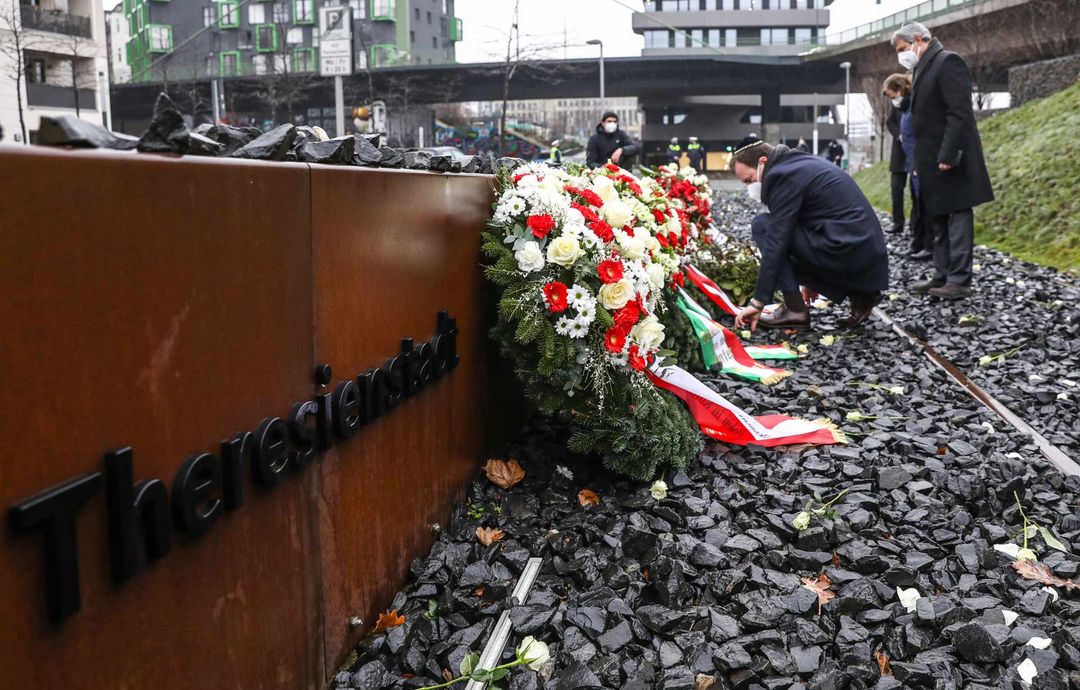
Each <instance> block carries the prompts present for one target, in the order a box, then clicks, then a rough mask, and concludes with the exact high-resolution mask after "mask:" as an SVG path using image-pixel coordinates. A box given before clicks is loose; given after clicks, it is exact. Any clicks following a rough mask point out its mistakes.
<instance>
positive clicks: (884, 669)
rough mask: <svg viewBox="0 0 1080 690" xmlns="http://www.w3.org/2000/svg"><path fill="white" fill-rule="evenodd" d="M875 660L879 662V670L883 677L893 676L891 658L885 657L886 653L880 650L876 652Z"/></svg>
mask: <svg viewBox="0 0 1080 690" xmlns="http://www.w3.org/2000/svg"><path fill="white" fill-rule="evenodd" d="M874 660H875V661H877V665H878V670H879V671H881V675H883V676H891V675H892V664H890V663H889V657H887V656H885V652H883V651H881V650H880V649H879V650H877V651H876V652H874Z"/></svg>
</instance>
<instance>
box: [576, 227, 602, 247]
mask: <svg viewBox="0 0 1080 690" xmlns="http://www.w3.org/2000/svg"><path fill="white" fill-rule="evenodd" d="M603 244H604V243H603V242H601V241H600V238H599V237H597V236H596V235H595V234H593V233H592V232H591V231H590V232H587V233H585V234H583V235H582V236H581V246H582V247H584V248H585V249H596V248H598V247H602V246H603Z"/></svg>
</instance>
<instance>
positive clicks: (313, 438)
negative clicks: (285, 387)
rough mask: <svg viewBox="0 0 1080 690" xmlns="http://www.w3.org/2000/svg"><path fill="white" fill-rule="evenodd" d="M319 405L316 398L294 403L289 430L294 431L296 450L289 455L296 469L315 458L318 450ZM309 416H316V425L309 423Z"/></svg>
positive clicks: (301, 467) (293, 437)
mask: <svg viewBox="0 0 1080 690" xmlns="http://www.w3.org/2000/svg"><path fill="white" fill-rule="evenodd" d="M318 413H319V405H318V404H317V403H316V402H315V401H314V400H305V401H304V402H299V403H296V404H295V405H293V408H292V414H291V415H289V431H290V432H291V433H292V440H293V444H294V445H295V450H293V452H292V454H291V455H290V456H289V462H291V463H292V464H293V465H295V469H298V470H299V469H303V468H304V467H307V465H308V463H309V462H311V461H312V460H314V459H315V454H316V453H317V452H318V450H319V449H318V430H317V429H316V428H315V427H316V425H317V424H318ZM308 417H315V421H316V425H308V423H307V420H308Z"/></svg>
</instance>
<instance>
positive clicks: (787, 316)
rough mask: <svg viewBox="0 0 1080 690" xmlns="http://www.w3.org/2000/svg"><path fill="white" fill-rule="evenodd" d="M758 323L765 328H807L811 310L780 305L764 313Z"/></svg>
mask: <svg viewBox="0 0 1080 690" xmlns="http://www.w3.org/2000/svg"><path fill="white" fill-rule="evenodd" d="M758 325H759V326H761V327H763V328H807V327H809V326H810V310H809V309H807V310H806V311H790V310H789V309H788V308H787V307H785V306H779V307H777V308H776V310H775V311H773V312H772V313H769V314H762V315H761V318H760V319H759V320H758Z"/></svg>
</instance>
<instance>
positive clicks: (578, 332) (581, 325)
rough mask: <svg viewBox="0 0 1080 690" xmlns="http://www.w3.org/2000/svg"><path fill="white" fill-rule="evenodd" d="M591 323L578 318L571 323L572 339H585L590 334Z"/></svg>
mask: <svg viewBox="0 0 1080 690" xmlns="http://www.w3.org/2000/svg"><path fill="white" fill-rule="evenodd" d="M590 323H592V322H591V321H585V320H584V319H582V318H580V317H579V318H576V319H574V320H573V321H571V322H570V328H569V329H568V330H569V335H570V337H571V338H584V337H585V336H586V335H588V334H589V324H590Z"/></svg>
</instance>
